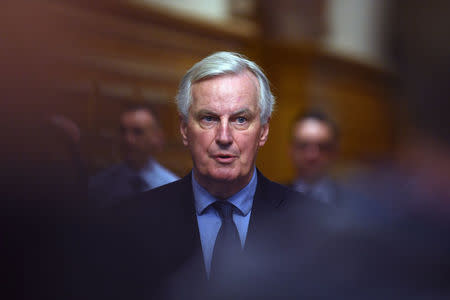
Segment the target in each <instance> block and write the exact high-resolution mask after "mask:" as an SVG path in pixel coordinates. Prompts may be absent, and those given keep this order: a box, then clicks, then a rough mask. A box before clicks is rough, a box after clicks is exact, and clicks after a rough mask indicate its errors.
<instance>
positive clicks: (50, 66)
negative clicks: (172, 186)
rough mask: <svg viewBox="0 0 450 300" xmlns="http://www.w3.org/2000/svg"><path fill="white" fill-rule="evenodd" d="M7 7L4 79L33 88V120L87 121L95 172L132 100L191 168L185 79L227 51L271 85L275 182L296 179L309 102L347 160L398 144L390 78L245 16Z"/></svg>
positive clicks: (61, 4) (172, 155)
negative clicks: (184, 136)
mask: <svg viewBox="0 0 450 300" xmlns="http://www.w3.org/2000/svg"><path fill="white" fill-rule="evenodd" d="M5 3H7V4H6V5H5V4H3V8H4V9H3V10H2V11H3V13H4V14H5V15H4V16H3V18H2V21H1V22H2V23H1V24H2V25H3V26H1V27H2V29H1V30H2V34H3V36H4V38H5V40H6V41H8V44H9V45H11V47H12V48H15V49H14V52H8V55H12V56H11V57H13V61H15V63H12V64H11V65H10V67H11V72H10V73H9V74H8V76H5V78H6V77H7V78H9V79H11V78H16V79H17V80H19V81H20V85H21V86H26V87H27V89H28V91H29V92H28V94H23V95H22V98H23V99H25V100H24V101H22V102H21V106H22V110H23V107H25V108H26V109H27V110H28V111H29V115H38V116H39V117H43V116H44V115H49V114H58V113H59V114H64V115H66V116H67V117H69V118H71V119H73V120H74V121H75V122H76V123H77V124H78V125H79V126H80V128H81V132H82V149H83V155H84V156H85V158H86V160H87V161H88V164H89V169H90V172H91V173H93V172H95V171H97V170H99V169H101V168H104V167H106V166H108V165H109V164H111V163H112V162H114V161H117V160H119V159H120V157H119V152H118V130H117V127H118V118H119V114H120V112H121V111H122V110H123V109H124V107H125V106H127V105H128V104H130V103H144V104H148V105H149V106H151V107H152V108H153V109H154V110H155V111H157V114H158V117H159V119H160V121H161V122H162V126H163V129H164V131H165V133H166V140H167V144H166V149H165V150H164V151H163V152H162V153H160V154H158V155H157V159H158V160H160V161H161V163H162V164H164V165H166V166H167V167H168V168H170V169H172V170H174V171H175V172H176V173H178V174H179V175H184V174H185V173H186V172H187V171H188V170H189V169H190V168H191V162H190V157H189V154H188V152H187V151H186V150H185V149H184V147H183V146H182V144H181V139H180V137H179V132H178V115H177V112H176V107H175V104H174V97H175V95H176V90H177V86H178V82H179V80H180V79H181V77H182V76H183V74H184V73H185V71H187V69H188V68H189V67H191V66H192V64H194V63H195V62H197V61H198V60H200V59H201V58H203V57H205V56H207V55H208V54H210V53H212V52H214V51H219V50H228V51H238V52H241V53H243V54H246V55H247V56H249V57H250V59H252V60H254V61H256V62H257V63H258V64H260V65H261V66H262V67H263V69H265V71H266V73H267V74H268V77H269V79H270V81H271V82H272V87H273V92H274V94H275V95H276V97H277V107H276V112H275V114H274V116H273V118H272V120H271V131H270V138H269V142H268V143H267V144H266V146H265V147H264V148H263V149H262V150H261V152H260V153H259V157H258V166H259V168H260V169H261V170H262V171H263V172H264V173H266V174H267V175H268V176H269V177H270V178H272V179H274V180H278V181H282V182H286V181H288V180H290V179H291V177H292V175H293V170H292V167H291V166H290V162H289V159H288V157H287V155H286V154H287V145H288V140H289V125H290V123H291V121H292V119H293V117H294V116H295V115H296V114H297V113H298V112H299V111H301V110H304V109H307V108H308V107H310V106H314V107H316V106H320V107H323V108H324V110H325V111H327V112H329V113H330V114H331V115H332V117H334V118H335V119H336V120H337V121H338V123H339V125H340V127H341V129H342V133H343V135H342V136H343V137H342V143H341V145H342V147H341V149H342V156H341V157H342V162H343V163H345V162H349V161H362V160H368V159H377V158H379V157H383V156H385V155H386V154H387V153H389V151H390V150H391V149H392V137H391V134H390V121H391V115H390V104H389V101H388V97H387V96H386V94H387V92H386V87H387V86H389V84H390V82H391V78H390V77H389V76H388V75H387V74H386V73H385V72H383V71H380V70H377V69H376V68H373V67H369V66H364V65H362V64H359V63H356V62H352V61H347V60H344V59H342V58H338V57H332V56H330V55H328V54H326V53H323V52H322V51H320V50H318V49H317V48H315V47H314V46H311V45H293V44H282V45H281V44H274V43H273V42H272V43H271V42H265V39H264V33H263V32H260V31H259V29H258V28H259V27H258V26H256V25H255V24H254V23H250V22H245V21H242V20H239V21H236V22H234V21H233V20H231V21H228V22H217V23H206V22H203V21H199V20H196V19H191V18H188V17H185V16H179V15H175V14H173V13H170V12H167V11H162V10H160V9H157V8H151V7H147V6H142V5H141V4H135V3H134V2H128V1H127V2H121V1H69V0H65V1H57V0H47V1H44V0H42V1H32V2H29V1H25V0H17V1H7V2H5ZM5 52H6V51H5ZM11 53H13V54H11ZM11 74H13V75H14V74H15V75H14V76H16V77H14V76H13V77H11V76H12V75H11ZM27 77H29V78H30V80H25V78H27ZM17 80H16V81H15V82H16V83H17V82H19V81H17ZM11 82H13V80H12V79H11ZM18 86H19V84H18ZM19 90H22V89H20V88H19V87H18V88H17V91H19ZM20 93H22V92H20ZM16 94H17V93H16ZM30 95H32V97H30ZM30 99H32V100H33V101H31V100H30ZM15 103H17V101H16V102H15Z"/></svg>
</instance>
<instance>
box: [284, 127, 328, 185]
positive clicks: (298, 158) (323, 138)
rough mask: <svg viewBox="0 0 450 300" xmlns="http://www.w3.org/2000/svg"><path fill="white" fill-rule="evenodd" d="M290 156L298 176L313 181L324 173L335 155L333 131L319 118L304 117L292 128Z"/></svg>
mask: <svg viewBox="0 0 450 300" xmlns="http://www.w3.org/2000/svg"><path fill="white" fill-rule="evenodd" d="M292 135H293V137H292V138H293V140H292V144H291V149H290V152H291V158H292V161H293V163H294V166H295V168H296V170H297V173H298V175H299V176H300V178H302V179H303V180H305V181H307V182H314V181H316V180H318V179H320V178H322V177H323V176H325V175H326V172H327V170H328V168H329V166H330V164H331V163H332V161H333V158H334V156H335V145H334V140H333V132H332V131H331V129H330V127H329V126H328V125H327V124H326V123H324V122H321V121H319V120H315V119H306V120H303V121H301V122H297V123H296V124H295V126H294V128H293V132H292Z"/></svg>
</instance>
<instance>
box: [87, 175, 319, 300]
mask: <svg viewBox="0 0 450 300" xmlns="http://www.w3.org/2000/svg"><path fill="white" fill-rule="evenodd" d="M294 202H295V203H296V204H300V206H302V204H303V203H305V204H306V203H313V202H312V201H311V202H310V201H307V200H305V199H304V198H303V197H302V196H301V195H300V194H298V193H296V192H293V191H291V190H289V189H288V188H286V187H284V186H282V185H280V184H277V183H274V182H272V181H270V180H268V179H267V178H265V177H264V176H263V175H262V174H261V173H260V172H259V171H258V185H257V188H256V192H255V196H254V201H253V207H252V215H251V219H250V223H249V228H248V233H247V239H246V244H245V249H244V252H249V253H251V251H252V248H253V249H257V247H259V245H261V239H263V240H264V242H265V243H268V244H270V243H271V241H272V240H273V243H276V239H277V237H278V236H279V235H280V230H283V229H281V226H279V225H281V224H280V220H282V219H283V218H282V215H283V212H284V211H286V210H288V209H289V207H290V206H291V203H294ZM314 205H317V204H314ZM319 205H320V204H319ZM103 220H104V223H105V224H106V226H104V227H103V230H102V234H101V236H97V237H96V238H93V239H91V241H94V240H95V243H96V245H97V247H95V251H96V254H97V255H95V258H94V259H93V260H91V262H90V263H89V267H90V268H95V269H96V270H100V274H98V273H97V274H98V275H96V277H97V278H94V279H92V284H91V285H90V290H89V291H88V294H91V291H93V290H97V291H100V294H101V297H109V298H116V299H125V298H127V299H141V298H146V299H149V298H152V295H154V293H155V292H156V291H157V290H158V289H161V287H163V286H164V285H163V284H164V283H165V282H166V280H167V279H168V278H171V277H172V276H173V275H174V274H176V272H177V271H179V270H188V271H187V272H186V273H185V274H186V276H189V278H196V279H199V280H200V281H201V280H204V281H205V284H208V283H207V282H206V273H205V268H204V264H203V256H202V252H201V242H200V236H199V231H198V225H197V217H196V212H195V207H194V196H193V191H192V184H191V175H187V176H186V177H184V178H182V179H181V180H178V181H176V182H173V183H170V184H167V185H164V186H161V187H159V188H156V189H153V190H151V191H148V192H145V193H142V194H141V195H140V196H139V197H138V198H136V199H135V200H134V201H130V202H127V203H124V205H120V206H118V207H115V208H114V212H113V213H112V214H110V215H108V216H107V217H106V218H105V219H103ZM283 226H284V225H283ZM281 233H282V231H281ZM274 255H278V254H274ZM86 273H89V274H96V272H91V271H90V270H88V271H87V272H86ZM105 292H106V295H105ZM92 295H93V294H92ZM83 297H86V295H83ZM97 297H98V296H97ZM94 298H96V297H94Z"/></svg>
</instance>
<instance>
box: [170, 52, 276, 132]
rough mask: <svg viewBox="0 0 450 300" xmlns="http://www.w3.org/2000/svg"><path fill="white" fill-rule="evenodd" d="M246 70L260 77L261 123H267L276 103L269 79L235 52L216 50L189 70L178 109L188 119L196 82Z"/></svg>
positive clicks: (181, 90)
mask: <svg viewBox="0 0 450 300" xmlns="http://www.w3.org/2000/svg"><path fill="white" fill-rule="evenodd" d="M246 70H248V71H250V72H251V73H253V75H255V77H256V78H257V79H258V83H259V88H258V90H259V101H258V104H259V109H260V118H261V123H263V124H265V123H267V122H268V120H269V117H270V116H271V115H272V111H273V107H274V104H275V97H274V96H273V95H272V93H271V91H270V84H269V80H268V79H267V77H266V75H264V73H263V72H262V70H261V68H260V67H259V66H258V65H257V64H255V63H254V62H252V61H250V60H248V59H247V58H246V57H245V56H243V55H241V54H239V53H234V52H225V51H222V52H216V53H214V54H212V55H210V56H208V57H206V58H204V59H202V60H201V61H199V62H198V63H196V64H195V65H194V66H193V67H192V68H191V69H189V71H187V73H186V74H185V75H184V77H183V79H182V80H181V82H180V85H179V88H178V94H177V97H176V101H177V105H178V111H179V112H180V114H181V115H182V116H183V117H184V119H185V120H187V119H188V115H189V107H190V106H191V104H192V93H191V87H192V85H193V84H194V83H195V82H197V81H200V80H202V79H205V78H211V77H216V76H220V75H225V74H240V73H241V72H244V71H246Z"/></svg>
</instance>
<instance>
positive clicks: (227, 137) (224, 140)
mask: <svg viewBox="0 0 450 300" xmlns="http://www.w3.org/2000/svg"><path fill="white" fill-rule="evenodd" d="M216 143H217V144H218V145H220V146H229V145H231V144H232V143H233V136H232V132H231V128H230V126H229V124H228V122H227V121H226V120H222V121H221V122H220V124H219V126H217V132H216Z"/></svg>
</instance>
